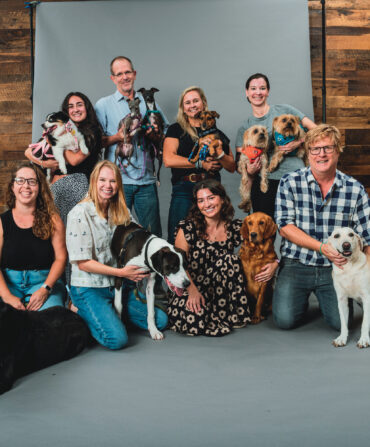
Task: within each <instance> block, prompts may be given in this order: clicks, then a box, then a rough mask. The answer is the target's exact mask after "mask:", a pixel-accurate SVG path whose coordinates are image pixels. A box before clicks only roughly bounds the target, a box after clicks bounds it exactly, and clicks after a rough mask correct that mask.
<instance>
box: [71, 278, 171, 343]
mask: <svg viewBox="0 0 370 447" xmlns="http://www.w3.org/2000/svg"><path fill="white" fill-rule="evenodd" d="M70 295H71V298H72V302H73V304H74V305H75V306H76V307H77V308H78V314H79V315H80V316H81V317H82V318H83V319H84V320H85V321H86V323H87V325H88V326H89V329H90V331H91V334H92V336H93V337H94V338H95V339H96V340H97V341H98V342H99V343H100V344H101V345H103V346H105V347H106V348H109V349H121V348H123V347H124V346H125V345H127V342H128V336H127V331H126V328H125V325H124V324H123V323H122V321H121V319H120V317H119V316H118V315H117V313H116V311H115V309H114V306H113V304H114V288H113V287H75V286H71V291H70ZM127 312H128V318H129V320H130V321H131V322H132V323H133V324H134V325H135V326H138V327H139V328H140V329H148V324H147V316H148V312H147V306H146V304H143V303H141V302H140V301H138V300H136V297H135V294H134V291H133V290H130V292H129V294H128V302H127ZM155 321H156V325H157V327H158V329H159V330H162V329H164V328H165V327H166V326H167V323H168V319H167V315H166V314H165V313H164V312H163V311H161V310H160V309H155Z"/></svg>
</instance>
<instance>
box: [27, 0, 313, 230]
mask: <svg viewBox="0 0 370 447" xmlns="http://www.w3.org/2000/svg"><path fill="white" fill-rule="evenodd" d="M36 30H37V31H36V58H35V59H36V64H35V85H34V109H33V129H32V130H33V141H36V140H37V139H38V138H39V137H40V135H41V127H40V124H41V122H42V121H43V120H44V118H45V116H46V115H47V114H48V113H50V112H52V111H56V110H59V108H60V105H61V103H62V100H63V98H64V97H65V95H66V94H67V93H68V92H70V91H81V92H83V93H85V94H86V95H87V96H88V97H89V98H90V100H91V101H92V103H93V104H95V102H96V101H97V100H98V99H99V98H100V97H102V96H106V95H109V94H112V93H113V92H114V90H115V86H114V84H113V83H112V81H111V80H110V78H109V75H110V73H109V63H110V61H111V60H112V59H113V58H114V57H115V56H118V55H124V56H128V57H130V58H131V59H132V61H133V63H134V67H135V69H136V71H137V78H136V83H135V86H136V88H140V87H147V88H150V87H157V88H158V89H159V90H160V91H159V92H158V93H157V102H158V103H159V104H160V106H161V108H162V109H163V111H164V113H165V114H166V116H167V118H168V120H169V121H170V122H171V123H172V122H174V121H175V117H176V113H177V106H178V98H179V95H180V93H181V92H182V91H183V90H184V89H185V88H186V87H188V86H190V85H198V86H200V87H202V88H203V89H204V91H205V94H206V96H207V100H208V104H209V108H210V109H211V110H217V111H218V113H219V114H220V119H219V120H218V127H219V128H220V129H221V130H222V131H224V132H225V133H226V135H228V136H229V138H230V139H231V147H232V149H233V151H234V143H235V136H236V132H237V129H238V127H239V126H240V124H241V122H242V121H243V120H244V119H245V118H246V117H247V116H248V115H250V114H251V109H250V107H249V105H248V102H247V100H246V98H245V92H244V85H245V81H246V79H247V77H248V76H249V75H251V74H253V73H255V72H262V73H265V74H267V75H268V77H269V79H270V83H271V92H270V96H269V103H270V104H279V103H287V104H291V105H294V106H295V107H297V108H298V109H300V110H302V111H303V112H304V113H305V114H306V115H307V116H308V117H310V118H311V119H312V118H313V107H312V89H311V67H310V43H309V22H308V4H307V0H279V1H276V0H248V1H246V0H194V1H193V0H187V1H185V0H182V1H180V0H154V1H148V0H127V1H125V0H123V1H92V2H63V3H41V4H40V5H38V6H37V13H36ZM170 174H171V173H170V169H166V168H164V167H163V168H162V172H161V179H162V183H161V186H160V188H159V196H160V202H161V217H162V226H163V230H164V235H166V229H167V216H168V208H169V203H170V197H171V182H170V178H171V175H170ZM222 181H223V183H224V185H225V187H226V189H227V191H228V193H229V195H230V197H231V199H232V202H233V204H234V206H235V207H236V215H237V216H238V217H243V213H242V212H241V211H240V210H239V209H238V208H237V204H238V203H239V193H238V187H239V175H238V174H237V173H235V174H229V173H227V172H223V173H222Z"/></svg>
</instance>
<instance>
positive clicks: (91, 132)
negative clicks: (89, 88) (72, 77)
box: [61, 92, 103, 154]
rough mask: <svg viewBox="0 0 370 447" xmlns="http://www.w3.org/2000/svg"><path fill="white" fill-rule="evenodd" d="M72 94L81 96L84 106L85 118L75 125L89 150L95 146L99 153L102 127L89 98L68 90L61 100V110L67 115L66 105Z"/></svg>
mask: <svg viewBox="0 0 370 447" xmlns="http://www.w3.org/2000/svg"><path fill="white" fill-rule="evenodd" d="M72 96H77V97H78V98H81V99H82V101H83V103H84V104H85V108H86V119H84V120H83V121H81V122H80V123H76V125H78V130H79V131H80V132H81V133H82V135H83V136H84V138H85V142H86V146H87V147H88V148H89V150H91V149H93V148H97V149H98V151H99V154H100V152H101V149H102V135H103V129H102V127H101V124H100V122H99V120H98V117H97V116H96V113H95V109H94V106H93V105H92V104H91V101H90V99H89V98H88V97H87V96H86V95H84V94H83V93H81V92H70V93H68V95H67V96H66V97H65V98H64V100H63V102H62V106H61V109H62V112H64V113H66V114H67V115H68V116H69V109H68V105H69V100H70V98H71V97H72Z"/></svg>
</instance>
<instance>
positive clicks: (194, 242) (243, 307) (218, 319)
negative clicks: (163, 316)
mask: <svg viewBox="0 0 370 447" xmlns="http://www.w3.org/2000/svg"><path fill="white" fill-rule="evenodd" d="M241 223H242V222H241V220H240V219H236V220H233V221H232V222H231V223H230V224H229V226H228V228H227V239H226V241H222V242H217V241H216V242H211V241H209V240H207V239H202V238H200V237H199V236H198V234H197V231H196V228H195V225H194V223H193V222H192V221H191V220H186V221H181V222H180V223H179V226H178V228H181V229H182V230H183V232H184V236H185V239H186V242H187V243H188V245H189V253H188V262H189V265H188V272H189V274H190V276H191V278H192V280H193V281H194V284H195V285H196V287H197V288H198V290H199V292H200V293H201V294H202V295H203V297H204V299H205V301H206V306H205V307H203V308H202V310H201V312H200V313H199V314H197V313H195V312H192V311H190V310H189V309H187V307H186V301H187V299H188V294H187V292H186V294H185V295H183V296H181V297H178V296H177V295H175V294H174V293H173V292H171V291H169V297H168V310H167V312H168V317H169V328H170V329H172V330H173V331H175V332H180V333H183V334H187V335H208V336H214V337H217V336H222V335H226V334H229V333H230V332H231V330H232V329H233V328H240V327H243V326H245V325H246V324H247V323H249V322H250V310H249V304H248V299H247V295H246V284H245V281H246V280H245V277H244V272H243V268H242V265H241V262H240V259H239V257H238V255H236V254H234V249H235V247H237V246H239V245H240V243H241V235H240V227H241Z"/></svg>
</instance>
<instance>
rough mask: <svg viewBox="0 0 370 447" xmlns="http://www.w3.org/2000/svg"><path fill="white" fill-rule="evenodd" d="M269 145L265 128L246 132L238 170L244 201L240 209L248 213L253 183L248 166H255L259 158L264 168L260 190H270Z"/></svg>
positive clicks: (254, 127) (252, 128) (259, 127)
mask: <svg viewBox="0 0 370 447" xmlns="http://www.w3.org/2000/svg"><path fill="white" fill-rule="evenodd" d="M268 144H269V136H268V132H267V128H266V127H264V126H257V125H256V126H252V127H250V128H249V129H247V130H246V131H245V132H244V136H243V148H242V151H241V154H240V160H239V163H238V170H239V172H240V174H241V176H242V177H241V180H240V187H239V192H240V196H241V199H242V201H241V202H240V204H239V208H240V209H242V210H244V211H245V212H246V213H247V212H248V211H249V210H250V209H251V206H252V203H251V189H252V182H251V181H250V179H249V178H248V173H247V166H248V165H249V164H253V163H254V162H255V161H256V158H257V157H259V156H260V157H261V162H262V168H261V171H260V176H261V183H260V188H261V191H262V192H267V190H268V179H267V165H268V160H267V149H268Z"/></svg>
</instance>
